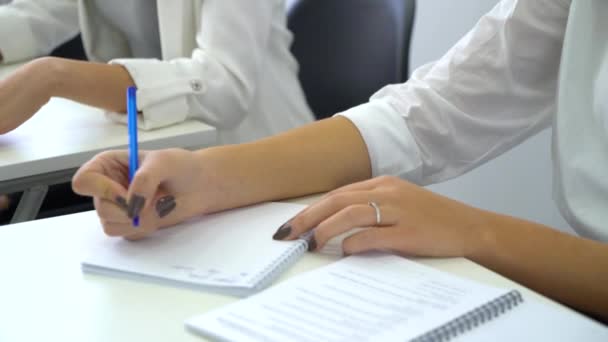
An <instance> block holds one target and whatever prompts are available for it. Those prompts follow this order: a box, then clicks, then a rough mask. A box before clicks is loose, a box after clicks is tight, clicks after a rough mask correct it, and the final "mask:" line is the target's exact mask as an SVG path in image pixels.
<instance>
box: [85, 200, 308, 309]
mask: <svg viewBox="0 0 608 342" xmlns="http://www.w3.org/2000/svg"><path fill="white" fill-rule="evenodd" d="M303 208H304V206H303V205H299V204H290V203H265V204H260V205H255V206H251V207H245V208H239V209H234V210H229V211H225V212H222V213H217V214H212V215H207V216H204V217H201V218H198V219H196V220H192V221H189V222H186V223H183V224H180V225H177V226H175V227H172V228H170V229H162V230H160V231H158V232H156V233H155V234H154V235H153V236H150V237H148V238H146V239H144V240H141V241H136V242H130V241H127V240H124V239H121V238H110V237H107V236H105V235H104V234H103V232H102V230H101V228H98V227H95V229H91V232H90V236H87V239H86V240H85V243H86V244H87V245H86V247H85V250H86V251H87V255H86V256H85V257H84V259H83V260H82V264H81V265H82V270H83V271H84V272H88V273H96V274H103V275H109V276H119V277H126V278H131V279H135V280H140V281H142V280H143V281H152V282H160V283H164V284H170V285H179V286H186V287H191V288H195V289H200V290H205V291H212V292H218V293H222V294H228V295H233V296H239V297H242V296H247V295H250V294H252V293H255V292H257V291H260V290H261V289H263V288H265V287H267V286H268V285H269V284H271V283H272V281H273V280H274V279H275V278H276V277H277V276H279V275H280V274H281V273H282V272H283V271H284V270H285V269H286V268H288V267H289V266H290V265H292V264H293V263H294V262H295V261H297V260H298V259H299V257H300V256H301V255H302V254H304V253H305V252H306V249H307V242H306V241H305V240H296V241H274V240H272V235H273V234H274V232H275V231H276V230H277V228H278V227H279V226H281V225H282V224H283V223H285V222H286V221H287V220H289V219H290V218H292V217H293V216H294V215H295V214H297V213H298V212H299V211H300V210H302V209H303ZM134 229H136V228H134Z"/></svg>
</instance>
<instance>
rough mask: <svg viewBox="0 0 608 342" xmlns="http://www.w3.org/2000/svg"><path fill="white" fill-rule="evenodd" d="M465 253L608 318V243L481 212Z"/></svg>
mask: <svg viewBox="0 0 608 342" xmlns="http://www.w3.org/2000/svg"><path fill="white" fill-rule="evenodd" d="M484 215H485V220H484V226H483V227H480V229H481V231H482V233H481V234H480V236H483V239H482V241H481V245H480V246H481V248H479V249H477V250H476V252H475V253H474V254H473V255H471V256H470V258H471V259H472V260H473V261H475V262H477V263H479V264H481V265H484V266H486V267H488V268H490V269H492V270H494V271H496V272H498V273H501V274H503V275H505V276H507V277H509V278H510V279H513V280H515V281H517V282H520V283H522V284H524V285H526V286H528V287H530V288H532V289H534V290H536V291H538V292H540V293H543V294H545V295H547V296H549V297H551V298H554V299H556V300H558V301H560V302H562V303H564V304H567V305H569V306H572V307H574V308H576V309H578V310H581V311H583V312H587V313H589V314H592V315H594V316H596V317H599V318H601V319H602V320H604V321H608V286H606V284H608V246H607V245H606V244H603V243H600V242H597V241H593V240H588V239H583V238H580V237H575V236H571V235H568V234H565V233H562V232H559V231H556V230H554V229H551V228H548V227H546V226H543V225H540V224H536V223H532V222H528V221H524V220H521V219H516V218H513V217H509V216H505V215H498V214H493V213H486V214H484Z"/></svg>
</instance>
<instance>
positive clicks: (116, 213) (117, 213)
mask: <svg viewBox="0 0 608 342" xmlns="http://www.w3.org/2000/svg"><path fill="white" fill-rule="evenodd" d="M93 204H94V205H95V210H96V211H97V216H99V219H100V220H102V221H105V222H109V223H120V224H127V223H129V222H131V220H130V219H129V217H128V216H127V202H126V201H124V202H120V203H117V202H115V201H108V200H105V199H102V198H100V197H94V198H93Z"/></svg>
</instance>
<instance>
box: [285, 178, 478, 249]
mask: <svg viewBox="0 0 608 342" xmlns="http://www.w3.org/2000/svg"><path fill="white" fill-rule="evenodd" d="M369 202H374V203H375V204H376V205H377V206H378V209H379V211H380V222H379V223H378V222H376V220H377V216H376V209H375V208H374V207H373V206H372V205H370V204H369ZM482 218H483V214H482V211H481V210H478V209H475V208H472V207H469V206H467V205H465V204H463V203H460V202H457V201H454V200H451V199H448V198H446V197H443V196H440V195H437V194H435V193H433V192H431V191H429V190H426V189H424V188H422V187H419V186H416V185H414V184H411V183H409V182H406V181H403V180H401V179H399V178H395V177H387V176H384V177H378V178H374V179H370V180H367V181H363V182H358V183H353V184H350V185H346V186H344V187H342V188H339V189H337V190H334V191H332V192H329V193H327V194H326V195H325V196H324V197H323V198H322V199H321V200H319V201H318V202H316V203H314V204H312V205H311V206H310V207H308V208H307V209H305V210H304V211H302V212H301V213H299V214H298V215H296V216H295V217H294V218H293V219H292V220H290V221H289V222H287V223H286V224H284V225H283V226H281V227H280V228H279V230H277V232H276V234H275V236H274V238H275V239H278V240H285V239H295V238H297V237H298V236H300V235H301V234H303V233H305V232H307V231H309V230H311V229H313V228H315V230H314V240H312V241H311V243H310V244H309V249H310V250H318V249H321V248H322V247H323V246H324V245H325V244H326V243H327V241H328V240H330V239H331V238H332V237H335V236H338V235H340V234H342V233H345V232H348V231H350V230H353V229H355V228H359V227H370V229H365V230H361V231H358V232H354V233H353V234H352V235H350V236H348V237H347V238H346V239H344V241H343V243H342V248H343V251H344V253H346V254H355V253H360V252H365V251H370V250H390V251H392V252H396V253H398V254H401V255H406V256H434V257H453V256H469V255H471V254H472V253H475V249H476V246H478V243H477V242H478V240H479V239H481V238H482V236H483V234H480V231H481V229H478V227H480V226H483V225H480V224H479V223H481V221H480V220H481V219H482Z"/></svg>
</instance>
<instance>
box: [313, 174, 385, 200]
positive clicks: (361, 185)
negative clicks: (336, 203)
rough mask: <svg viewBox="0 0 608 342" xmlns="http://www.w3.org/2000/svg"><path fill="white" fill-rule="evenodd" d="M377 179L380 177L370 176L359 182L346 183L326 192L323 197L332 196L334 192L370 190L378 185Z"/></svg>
mask: <svg viewBox="0 0 608 342" xmlns="http://www.w3.org/2000/svg"><path fill="white" fill-rule="evenodd" d="M379 180H380V178H371V179H368V180H364V181H361V182H356V183H352V184H348V185H345V186H343V187H340V188H337V189H335V190H332V191H330V192H328V193H326V194H325V195H324V196H323V197H328V196H332V195H335V194H337V193H341V192H353V191H365V190H372V189H374V188H375V187H376V186H377V185H378V182H379Z"/></svg>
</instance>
